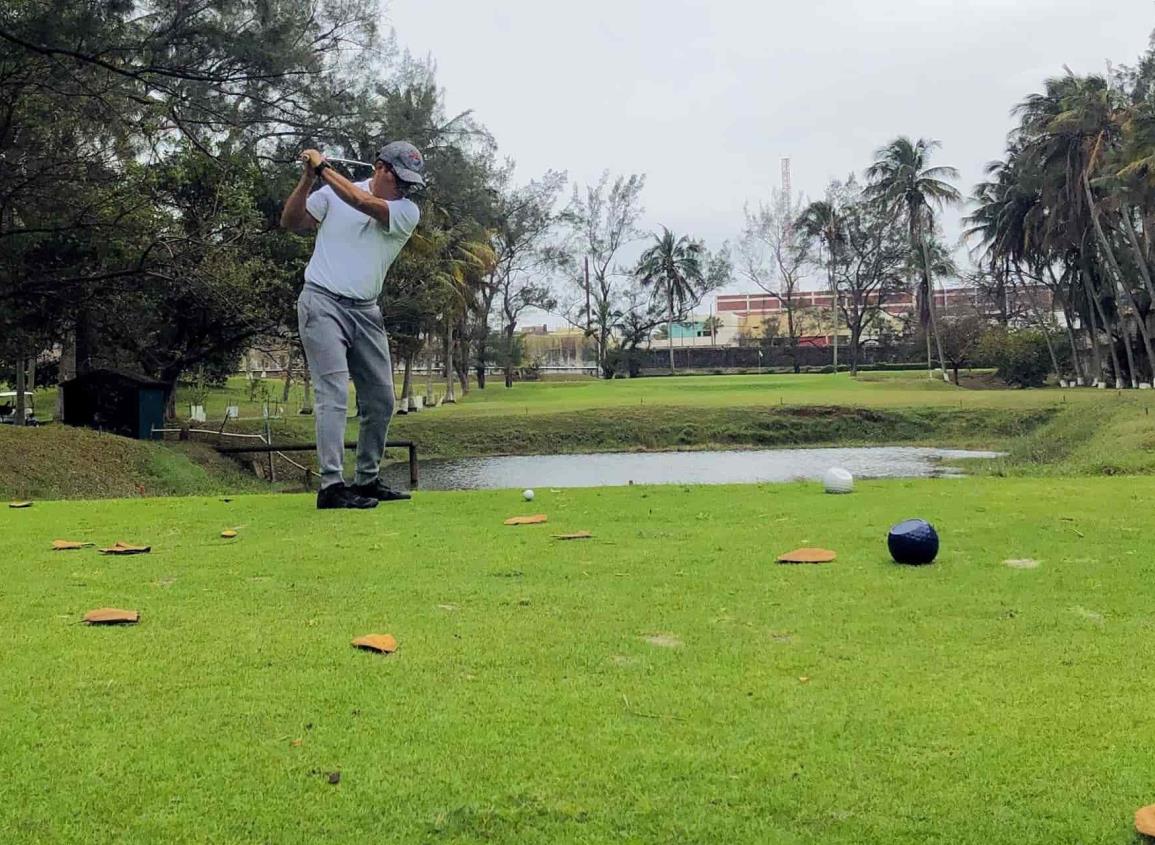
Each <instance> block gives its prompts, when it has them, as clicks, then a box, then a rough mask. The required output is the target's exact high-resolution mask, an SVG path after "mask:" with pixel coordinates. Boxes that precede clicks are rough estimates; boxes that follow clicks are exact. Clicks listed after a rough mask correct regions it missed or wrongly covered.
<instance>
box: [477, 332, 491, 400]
mask: <svg viewBox="0 0 1155 845" xmlns="http://www.w3.org/2000/svg"><path fill="white" fill-rule="evenodd" d="M488 354H489V327H488V325H483V333H482V336H481V337H480V338H478V340H477V367H476V370H475V371H476V373H477V389H478V390H485V376H486V373H485V367H486V364H487V361H486V357H487V356H488Z"/></svg>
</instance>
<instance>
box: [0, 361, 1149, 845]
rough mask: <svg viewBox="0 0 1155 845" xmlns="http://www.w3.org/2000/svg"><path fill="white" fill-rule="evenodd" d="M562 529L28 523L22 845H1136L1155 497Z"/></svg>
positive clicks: (91, 508) (0, 645) (704, 504)
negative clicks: (902, 537)
mask: <svg viewBox="0 0 1155 845" xmlns="http://www.w3.org/2000/svg"><path fill="white" fill-rule="evenodd" d="M671 383H672V382H671ZM526 392H527V393H528V391H526ZM928 393H930V392H929V391H928ZM537 492H538V500H537V501H536V502H535V503H534V504H533V506H532V508H530V507H528V506H526V505H525V504H524V503H523V502H521V500H520V497H519V496H518V495H517V494H516V493H513V492H493V493H468V494H439V495H435V494H423V495H420V496H419V497H418V498H417V499H416V500H415V501H414V502H412V503H410V504H402V505H393V506H389V507H383V508H382V509H381V510H379V511H377V512H371V513H339V514H335V513H318V512H316V511H314V510H312V507H311V505H312V503H311V500H310V499H308V498H305V497H298V496H251V497H240V498H237V499H235V500H233V501H232V503H225V502H223V501H221V500H218V499H168V500H151V501H108V502H98V503H88V502H69V503H65V502H59V503H38V504H37V505H35V506H34V507H33V508H31V509H28V510H9V509H7V508H5V509H3V510H0V542H2V543H3V549H4V554H3V557H2V558H0V560H2V563H0V595H2V601H3V607H4V612H3V615H2V616H0V650H2V653H3V655H4V659H3V663H2V664H0V686H2V688H3V690H4V693H3V696H4V705H5V706H4V712H3V721H2V724H3V741H2V742H0V832H2V833H0V840H3V841H4V842H5V843H24V842H53V843H56V842H74V843H99V842H113V841H117V842H212V843H251V842H273V843H278V844H280V843H320V842H333V843H386V842H388V843H394V842H397V843H409V842H417V843H449V842H453V843H467V842H468V843H472V842H501V843H519V845H520V843H543V844H544V843H551V845H552V843H571V842H574V843H578V842H580V843H603V842H631V843H658V842H661V843H667V842H681V843H784V845H785V844H789V845H794V843H847V845H850V843H855V845H861V843H880V845H881V844H882V843H886V845H894V843H911V845H914V844H915V843H918V845H923V843H951V845H961V844H962V843H974V845H988V844H989V843H1010V842H1013V843H1016V845H1023V844H1024V843H1039V845H1043V843H1046V845H1051V843H1056V842H1062V843H1075V842H1080V843H1119V844H1120V845H1122V844H1123V843H1132V842H1134V841H1135V839H1134V834H1133V832H1132V821H1131V817H1132V813H1133V811H1134V809H1135V808H1136V807H1138V806H1140V805H1142V804H1146V803H1151V802H1152V801H1155V755H1152V753H1151V749H1152V747H1153V743H1155V722H1153V721H1152V713H1153V712H1155V690H1153V687H1152V684H1151V671H1150V664H1151V654H1152V653H1153V649H1155V602H1153V601H1152V584H1153V583H1155V556H1153V555H1152V552H1151V539H1150V526H1151V518H1150V515H1151V503H1152V501H1155V479H1144V478H1103V479H998V478H982V479H968V480H962V481H957V480H942V481H917V482H913V481H912V482H887V483H881V482H879V483H867V484H863V485H861V487H860V490H859V492H857V493H856V494H854V495H852V496H847V497H828V496H824V495H822V494H821V493H820V492H818V490H817V488H816V487H815V486H812V485H808V486H794V485H787V486H763V487H745V488H682V487H667V488H641V487H630V488H617V489H606V490H600V491H597V490H591V491H566V492H564V493H551V492H550V491H548V490H538V491H537ZM535 511H540V512H545V513H548V514H549V516H550V523H549V524H548V525H546V526H537V527H527V528H505V527H503V526H502V525H501V521H502V519H503V518H504V517H507V516H510V515H512V514H518V513H532V512H535ZM912 515H921V516H924V517H926V518H928V519H930V520H932V521H933V522H935V523H936V524H937V525H938V527H939V529H940V531H941V533H942V535H943V539H944V550H943V554H942V556H941V557H940V560H939V563H937V564H936V565H935V566H932V567H928V568H924V569H907V568H901V567H898V566H895V565H893V564H891V563H889V560H888V557H887V554H886V551H885V543H884V537H885V532H886V529H887V527H888V526H889V525H890V524H891V523H893V522H896V521H898V520H899V519H901V518H904V517H907V516H912ZM230 527H234V528H238V529H239V531H240V537H239V539H237V540H235V541H225V540H222V539H220V538H219V536H218V535H219V532H220V531H221V530H222V529H224V528H230ZM581 529H586V530H590V531H593V532H594V533H595V535H596V539H594V540H592V541H587V542H573V543H559V542H555V541H553V540H551V539H550V537H551V535H552V534H554V533H560V532H563V531H574V530H581ZM56 538H61V539H72V540H91V541H94V542H97V543H112V542H114V541H117V540H125V541H130V542H132V541H136V542H147V543H151V544H152V545H153V546H154V552H153V553H152V554H151V555H145V556H139V557H127V558H109V557H101V556H100V555H98V554H97V553H96V552H95V551H93V550H84V551H79V552H55V553H54V552H50V551H48V546H49V543H50V542H51V540H53V539H56ZM808 544H815V545H824V546H829V547H830V548H833V549H835V550H837V551H838V552H839V555H840V557H839V560H838V561H837V562H836V563H834V564H831V565H828V566H799V567H789V566H779V565H776V564H775V563H773V559H774V557H775V556H776V555H777V554H778V553H780V552H783V551H786V550H788V549H791V548H794V547H796V546H801V545H808ZM1007 559H1032V560H1036V561H1039V565H1038V567H1037V568H1034V569H1013V568H1011V567H1008V566H1006V565H1004V561H1005V560H1007ZM105 605H109V606H114V607H115V606H119V607H128V608H136V609H139V610H140V611H141V612H142V614H143V621H142V624H140V625H139V626H137V627H134V628H120V629H97V628H87V627H85V626H83V625H80V624H77V622H78V620H79V619H80V617H81V615H82V614H83V613H84V612H85V611H86V610H88V609H91V608H94V607H98V606H105ZM370 632H388V633H392V634H394V635H396V637H397V638H398V640H399V641H400V644H401V647H400V651H399V652H398V653H397V654H395V655H393V656H389V657H382V656H377V655H371V654H366V653H362V652H358V651H355V650H354V649H352V648H351V647H350V645H349V641H350V640H351V639H352V638H353V637H355V636H357V635H360V634H365V633H370ZM804 679H808V680H804ZM298 740H299V742H297V741H298ZM335 771H339V772H340V783H339V784H337V785H330V783H329V782H328V780H327V775H328V773H330V772H335Z"/></svg>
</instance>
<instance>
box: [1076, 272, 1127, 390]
mask: <svg viewBox="0 0 1155 845" xmlns="http://www.w3.org/2000/svg"><path fill="white" fill-rule="evenodd" d="M1088 260H1089V259H1087V257H1086V256H1085V255H1084V256H1083V261H1084V263H1086V262H1087V261H1088ZM1083 284H1084V285H1085V286H1086V288H1087V298H1088V299H1090V300H1091V307H1092V308H1094V309H1095V311H1096V312H1098V314H1099V322H1100V323H1101V324H1102V326H1103V331H1104V332H1106V334H1107V351H1108V352H1110V353H1111V364H1112V365H1113V366H1114V368H1115V380H1116V386H1119V385H1118V381H1119V379H1121V378H1122V372H1123V368H1122V366H1121V365H1120V364H1119V351H1118V350H1117V349H1116V348H1115V332H1114V330H1113V329H1112V328H1111V323H1110V321H1108V320H1107V314H1106V312H1105V311H1104V310H1103V303H1102V302H1100V301H1099V296H1098V294H1096V293H1095V290H1094V287H1093V286H1092V285H1091V274H1090V271H1089V270H1088V269H1087V268H1086V267H1084V268H1083Z"/></svg>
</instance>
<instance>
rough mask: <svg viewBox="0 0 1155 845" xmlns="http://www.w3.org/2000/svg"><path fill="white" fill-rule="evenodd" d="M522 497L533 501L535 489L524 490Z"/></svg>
mask: <svg viewBox="0 0 1155 845" xmlns="http://www.w3.org/2000/svg"><path fill="white" fill-rule="evenodd" d="M521 497H522V498H523V499H525V500H526V501H527V502H532V501H533V491H532V490H524V491H522V494H521Z"/></svg>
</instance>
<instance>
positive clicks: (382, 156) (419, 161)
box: [377, 141, 425, 187]
mask: <svg viewBox="0 0 1155 845" xmlns="http://www.w3.org/2000/svg"><path fill="white" fill-rule="evenodd" d="M377 159H378V160H379V161H383V162H385V163H386V164H388V165H389V166H390V167H392V168H393V172H394V173H396V174H397V178H398V179H400V180H401V181H402V182H407V183H409V184H410V185H421V186H422V187H424V185H425V177H424V176H422V175H421V174H422V173H424V172H425V157H424V156H422V155H421V151H420V150H418V149H417V148H416V147H415V146H413V145H412V144H410V143H409V142H408V141H393V142H391V143H388V144H386V145H385V146H383V147H382V148H381V151H380V152H379V153H377Z"/></svg>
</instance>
